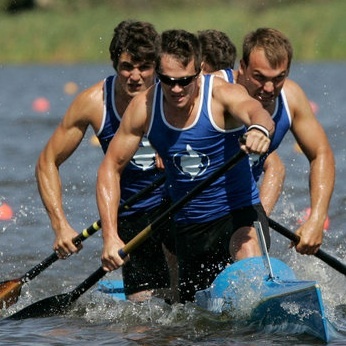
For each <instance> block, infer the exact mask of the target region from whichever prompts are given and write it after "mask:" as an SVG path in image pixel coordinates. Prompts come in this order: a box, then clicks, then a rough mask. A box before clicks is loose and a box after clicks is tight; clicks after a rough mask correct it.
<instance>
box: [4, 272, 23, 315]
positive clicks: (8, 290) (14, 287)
mask: <svg viewBox="0 0 346 346" xmlns="http://www.w3.org/2000/svg"><path fill="white" fill-rule="evenodd" d="M22 286H23V282H22V281H21V280H20V279H17V280H8V281H4V282H1V283H0V308H3V307H5V308H6V309H7V308H8V307H10V306H11V305H13V304H15V303H16V302H17V300H18V297H19V296H20V291H21V289H22Z"/></svg>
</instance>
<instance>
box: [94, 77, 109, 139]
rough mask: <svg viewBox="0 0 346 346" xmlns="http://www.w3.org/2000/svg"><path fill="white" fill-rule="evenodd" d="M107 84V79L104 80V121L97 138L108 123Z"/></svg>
mask: <svg viewBox="0 0 346 346" xmlns="http://www.w3.org/2000/svg"><path fill="white" fill-rule="evenodd" d="M106 83H107V78H105V79H104V81H103V88H102V89H103V114H102V121H101V126H100V128H99V130H98V131H97V133H96V136H99V135H100V134H101V133H102V131H103V128H104V126H105V122H106V112H107V106H106V104H107V87H106Z"/></svg>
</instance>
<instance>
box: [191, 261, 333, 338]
mask: <svg viewBox="0 0 346 346" xmlns="http://www.w3.org/2000/svg"><path fill="white" fill-rule="evenodd" d="M269 260H270V264H271V268H272V270H273V273H274V276H273V277H270V276H269V275H268V268H267V266H266V263H265V261H264V260H263V257H253V258H247V259H243V260H241V261H238V262H235V263H234V264H232V265H230V266H228V267H227V268H225V269H224V270H223V271H222V272H221V273H220V274H219V275H218V276H217V277H216V279H215V280H214V282H213V284H212V285H211V287H210V288H208V289H206V290H202V291H198V292H197V293H196V297H195V298H196V303H197V305H199V306H201V307H203V308H205V309H207V310H209V311H212V312H215V313H230V314H231V315H232V316H233V315H234V316H235V317H237V318H239V316H240V317H241V318H244V319H245V320H246V321H247V322H248V323H251V324H253V325H257V326H258V327H260V328H265V329H266V330H268V331H280V332H282V333H287V334H292V333H302V332H305V333H307V334H310V335H313V336H315V337H317V338H319V339H321V340H323V341H325V342H328V341H329V340H330V336H329V332H328V321H327V318H326V316H325V311H324V305H323V300H322V295H321V290H320V287H319V285H318V284H317V283H316V281H302V280H297V279H296V276H295V274H294V272H293V270H292V269H291V268H290V267H289V266H287V265H286V264H285V263H283V262H282V261H280V260H278V259H276V258H270V259H269Z"/></svg>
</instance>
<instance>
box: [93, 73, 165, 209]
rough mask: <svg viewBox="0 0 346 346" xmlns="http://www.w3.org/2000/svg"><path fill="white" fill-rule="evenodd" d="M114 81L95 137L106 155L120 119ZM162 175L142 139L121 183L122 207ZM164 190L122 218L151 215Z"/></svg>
mask: <svg viewBox="0 0 346 346" xmlns="http://www.w3.org/2000/svg"><path fill="white" fill-rule="evenodd" d="M115 79H116V75H114V76H109V77H107V78H106V80H105V83H104V87H103V91H104V114H103V121H102V125H101V128H100V130H99V132H98V133H97V134H96V135H97V137H98V139H99V141H100V144H101V147H102V150H103V152H104V153H105V152H106V151H107V148H108V145H109V143H110V141H111V139H112V138H113V136H114V133H115V132H116V131H117V129H118V127H119V125H120V121H121V117H120V115H119V114H118V112H117V110H116V107H115V101H114V100H115V97H114V95H115ZM162 174H163V173H162V172H161V171H159V170H158V169H157V168H156V165H155V151H154V149H153V148H152V147H151V146H150V144H149V141H148V140H147V139H146V138H143V140H142V142H141V144H140V147H139V149H138V150H137V152H136V153H135V155H134V156H133V158H132V159H131V161H130V162H129V164H128V165H127V166H126V168H125V169H124V171H123V173H122V175H121V180H120V186H121V203H123V202H125V201H126V200H127V199H129V198H130V197H131V196H133V195H135V194H137V193H138V192H139V191H141V190H142V189H144V188H145V187H147V186H148V185H150V184H151V183H152V182H154V181H155V180H157V179H158V178H159V177H160V176H161V175H162ZM162 191H163V189H162V188H157V189H156V190H155V191H154V192H152V193H151V194H150V195H149V196H145V197H144V198H143V199H142V200H140V201H138V202H137V203H136V204H135V205H133V206H132V207H131V208H130V210H129V211H127V212H124V213H122V214H121V215H129V214H133V213H135V212H143V211H149V210H150V209H153V208H155V207H158V206H159V205H160V204H161V202H162Z"/></svg>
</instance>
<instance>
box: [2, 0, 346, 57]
mask: <svg viewBox="0 0 346 346" xmlns="http://www.w3.org/2000/svg"><path fill="white" fill-rule="evenodd" d="M89 2H90V3H94V4H95V5H93V6H91V5H90V4H88V5H87V6H79V7H78V6H77V7H78V8H77V9H76V8H75V9H73V8H69V7H68V5H67V4H65V5H64V6H60V7H57V8H52V9H47V10H32V11H26V12H21V13H18V14H14V15H9V14H6V13H5V12H4V11H2V12H0V32H1V35H0V46H1V53H0V63H2V64H7V63H13V64H21V63H77V62H95V63H96V62H97V63H104V62H109V55H108V45H109V42H110V40H111V37H112V32H113V28H114V27H115V26H116V25H117V24H118V23H119V22H120V21H121V20H124V19H129V18H132V19H139V20H145V21H150V22H152V23H153V24H154V25H155V26H156V28H157V30H158V31H162V30H165V29H171V28H183V29H186V30H190V31H194V32H195V31H197V30H201V29H207V28H215V29H218V30H222V31H225V32H226V33H227V34H228V35H229V36H230V37H231V39H232V40H233V41H234V43H235V44H236V46H237V48H238V51H239V53H240V51H241V42H242V38H243V36H244V35H245V34H246V33H247V32H248V31H250V30H253V29H255V28H257V27H260V26H268V27H275V28H277V29H279V30H282V31H283V32H284V33H286V35H287V36H288V37H289V38H290V39H291V41H292V44H293V47H294V59H295V60H300V61H307V60H310V61H322V60H325V61H342V60H346V21H345V13H346V1H344V0H323V1H322V0H315V1H313V0H310V1H309V0H305V1H297V0H296V1H293V0H292V1H289V0H286V1H284V0H277V1H275V0H272V1H268V0H267V1H264V0H248V1H245V0H243V1H241V0H233V1H232V0H228V1H209V3H212V5H206V1H205V0H188V1H177V0H176V1H173V0H171V1H169V0H166V1H162V2H159V1H156V2H154V3H153V4H151V1H149V0H147V1H144V0H143V1H140V0H138V1H136V0H128V1H127V2H126V3H127V4H128V5H127V6H125V5H124V3H125V1H113V2H111V1H109V2H105V1H101V0H100V1H94V2H92V1H89ZM67 3H73V1H72V2H67ZM107 3H108V5H107ZM117 3H122V6H117ZM157 3H159V4H160V3H162V4H165V5H164V6H163V7H162V6H159V5H158V4H157ZM261 3H263V4H265V5H263V6H262V7H261V6H258V4H261ZM268 3H270V4H269V5H268ZM150 4H151V5H150ZM251 4H252V5H254V4H257V7H256V9H254V6H251Z"/></svg>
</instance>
